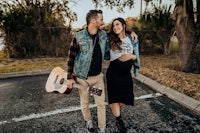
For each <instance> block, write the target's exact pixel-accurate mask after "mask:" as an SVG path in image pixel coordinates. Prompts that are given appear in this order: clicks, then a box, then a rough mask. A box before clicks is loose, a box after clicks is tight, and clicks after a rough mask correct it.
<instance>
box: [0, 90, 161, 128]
mask: <svg viewBox="0 0 200 133" xmlns="http://www.w3.org/2000/svg"><path fill="white" fill-rule="evenodd" d="M159 96H162V94H160V93H155V94H148V95H142V96H139V97H135V100H140V99H147V98H154V97H159ZM105 104H106V105H108V103H107V102H106V103H105ZM94 107H96V104H90V108H94ZM78 110H81V107H80V105H77V106H71V107H68V108H64V109H57V110H54V111H49V112H46V113H37V114H35V113H33V114H30V115H28V116H25V115H22V116H21V117H18V118H12V119H11V120H4V121H0V125H3V124H6V123H12V122H20V121H25V120H31V119H36V118H42V117H47V116H51V115H56V114H61V113H68V112H73V111H78Z"/></svg>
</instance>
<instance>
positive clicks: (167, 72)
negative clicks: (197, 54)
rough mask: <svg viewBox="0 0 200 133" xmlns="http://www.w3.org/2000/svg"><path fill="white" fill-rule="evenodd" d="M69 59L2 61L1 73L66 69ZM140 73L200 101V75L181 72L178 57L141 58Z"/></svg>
mask: <svg viewBox="0 0 200 133" xmlns="http://www.w3.org/2000/svg"><path fill="white" fill-rule="evenodd" d="M66 61H67V58H35V59H21V60H19V59H2V58H0V73H8V72H18V71H30V70H38V69H39V70H46V69H53V68H54V67H55V66H60V67H62V68H65V67H66ZM141 65H142V67H141V69H140V70H139V73H141V74H143V75H145V76H147V77H149V78H152V79H154V80H156V81H157V82H159V83H161V84H163V85H166V86H168V87H171V88H173V89H176V90H177V91H179V92H182V93H185V94H186V95H188V96H190V97H193V98H194V99H196V100H199V101H200V80H199V79H200V74H192V73H185V72H181V71H179V57H178V55H169V56H164V55H153V56H150V55H148V56H144V55H143V56H141Z"/></svg>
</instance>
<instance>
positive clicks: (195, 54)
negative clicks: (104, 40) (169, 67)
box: [93, 0, 200, 73]
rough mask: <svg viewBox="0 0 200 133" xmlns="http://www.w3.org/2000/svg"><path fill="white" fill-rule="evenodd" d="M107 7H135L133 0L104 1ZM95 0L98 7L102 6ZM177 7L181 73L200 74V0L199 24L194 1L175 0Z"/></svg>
mask: <svg viewBox="0 0 200 133" xmlns="http://www.w3.org/2000/svg"><path fill="white" fill-rule="evenodd" d="M101 2H103V3H105V4H106V6H109V7H111V8H113V7H114V6H117V7H118V9H121V10H122V9H123V8H124V7H126V6H128V7H130V8H132V7H133V4H134V2H133V1H132V0H115V1H114V0H102V1H101ZM101 2H99V1H97V0H93V3H95V5H96V6H98V5H100V4H102V3H101ZM175 3H176V6H175V8H174V12H173V20H174V21H175V30H176V32H177V37H178V41H179V47H180V67H181V71H185V72H192V73H200V58H199V55H200V0H196V3H197V22H196V23H195V22H194V11H193V2H192V0H175Z"/></svg>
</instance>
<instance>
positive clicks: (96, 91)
mask: <svg viewBox="0 0 200 133" xmlns="http://www.w3.org/2000/svg"><path fill="white" fill-rule="evenodd" d="M89 94H90V95H91V96H92V95H94V94H95V95H97V96H101V94H102V89H101V88H98V87H95V86H93V87H89Z"/></svg>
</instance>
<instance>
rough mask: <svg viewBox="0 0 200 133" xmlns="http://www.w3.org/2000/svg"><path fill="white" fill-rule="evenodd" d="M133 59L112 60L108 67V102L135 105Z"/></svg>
mask: <svg viewBox="0 0 200 133" xmlns="http://www.w3.org/2000/svg"><path fill="white" fill-rule="evenodd" d="M132 65H133V61H132V60H129V61H125V62H121V61H119V60H118V59H116V60H113V61H111V62H110V65H109V67H108V69H107V73H106V78H107V91H108V103H109V104H111V103H124V104H126V105H134V94H133V79H132V76H131V72H130V70H131V68H132Z"/></svg>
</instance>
